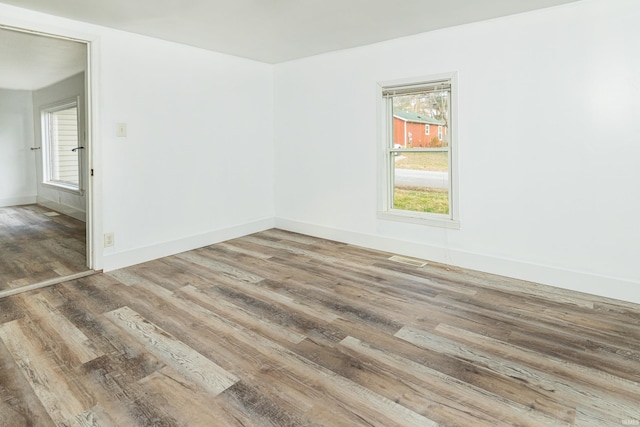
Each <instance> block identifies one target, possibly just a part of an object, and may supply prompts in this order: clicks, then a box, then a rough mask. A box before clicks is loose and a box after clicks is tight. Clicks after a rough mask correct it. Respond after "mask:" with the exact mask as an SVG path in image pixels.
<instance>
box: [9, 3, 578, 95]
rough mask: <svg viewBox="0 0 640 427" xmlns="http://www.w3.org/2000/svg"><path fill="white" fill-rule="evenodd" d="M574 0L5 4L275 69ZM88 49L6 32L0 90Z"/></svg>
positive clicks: (42, 76)
mask: <svg viewBox="0 0 640 427" xmlns="http://www.w3.org/2000/svg"><path fill="white" fill-rule="evenodd" d="M573 1H577V0H0V2H2V3H6V4H10V5H14V6H18V7H22V8H28V9H33V10H36V11H40V12H45V13H49V14H52V15H58V16H62V17H66V18H71V19H76V20H80V21H84V22H90V23H95V24H99V25H103V26H106V27H111V28H116V29H121V30H125V31H130V32H133V33H138V34H144V35H148V36H152V37H156V38H160V39H164V40H171V41H175V42H178V43H182V44H186V45H191V46H196V47H200V48H204V49H208V50H212V51H216V52H222V53H227V54H230V55H235V56H240V57H245V58H249V59H254V60H257V61H262V62H267V63H278V62H283V61H288V60H292V59H297V58H302V57H306V56H311V55H316V54H320V53H325V52H331V51H335V50H340V49H346V48H351V47H356V46H363V45H367V44H371V43H376V42H380V41H384V40H390V39H394V38H398V37H404V36H408V35H412V34H418V33H422V32H426V31H431V30H435V29H438V28H444V27H450V26H454V25H460V24H466V23H470V22H476V21H482V20H486V19H491V18H496V17H500V16H506V15H511V14H515V13H521V12H526V11H531V10H535V9H541V8H545V7H551V6H556V5H560V4H564V3H570V2H573ZM84 48H85V47H84V45H82V44H80V43H74V42H69V41H61V40H56V39H49V38H44V37H39V36H33V35H29V34H24V33H15V32H10V31H6V30H0V64H1V65H2V66H1V67H0V88H1V87H4V88H11V89H37V88H40V87H43V86H46V85H48V84H51V83H54V82H56V81H59V80H61V79H63V78H65V77H69V76H70V75H73V74H75V73H77V72H79V71H81V70H82V69H84V62H85V60H84Z"/></svg>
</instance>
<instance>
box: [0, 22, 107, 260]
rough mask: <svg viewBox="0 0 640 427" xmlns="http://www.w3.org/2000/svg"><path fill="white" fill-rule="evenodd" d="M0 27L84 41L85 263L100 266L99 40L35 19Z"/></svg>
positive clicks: (1, 23) (0, 25)
mask: <svg viewBox="0 0 640 427" xmlns="http://www.w3.org/2000/svg"><path fill="white" fill-rule="evenodd" d="M0 28H2V29H5V30H10V31H18V32H22V33H28V34H34V35H38V36H44V37H52V38H57V39H61V40H68V41H72V42H77V43H83V44H85V46H86V55H85V79H84V84H85V108H86V117H85V132H86V135H85V151H86V164H85V167H86V171H85V174H86V175H85V178H86V181H85V182H86V188H85V192H86V202H85V210H86V236H85V240H86V264H87V267H88V268H89V270H94V271H99V270H101V269H102V254H103V251H102V247H101V245H99V244H98V243H99V242H102V239H101V238H100V236H101V234H102V193H101V189H102V185H101V184H102V183H101V180H100V175H99V174H98V173H96V172H97V171H98V170H99V165H100V156H99V155H98V153H99V152H100V150H99V142H100V139H99V137H98V136H99V120H98V105H99V103H98V92H99V84H98V82H99V66H98V64H99V61H98V58H99V50H100V40H99V37H98V36H97V35H89V34H85V33H79V32H75V31H67V30H63V29H60V28H52V27H50V26H48V25H43V24H38V23H35V22H31V23H25V22H23V21H20V22H12V21H11V18H8V17H2V18H0Z"/></svg>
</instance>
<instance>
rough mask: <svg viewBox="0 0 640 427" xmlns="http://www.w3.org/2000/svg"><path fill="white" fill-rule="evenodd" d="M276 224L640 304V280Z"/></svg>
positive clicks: (282, 220)
mask: <svg viewBox="0 0 640 427" xmlns="http://www.w3.org/2000/svg"><path fill="white" fill-rule="evenodd" d="M275 226H276V228H280V229H282V230H287V231H293V232H297V233H301V234H307V235H310V236H315V237H320V238H324V239H330V240H335V241H339V242H343V243H349V244H352V245H358V246H363V247H366V248H371V249H377V250H382V251H385V252H391V253H394V254H399V255H405V256H411V257H414V258H418V259H424V260H427V261H433V262H438V263H443V264H449V265H454V266H457V267H462V268H468V269H472V270H477V271H482V272H485V273H491V274H497V275H501V276H506V277H513V278H515V279H520V280H527V281H530V282H535V283H540V284H543V285H549V286H553V287H556V288H561V289H567V290H571V291H577V292H582V293H586V294H590V295H596V296H600V297H605V298H613V299H616V300H620V301H626V302H631V303H634V304H640V282H638V281H635V280H632V279H627V278H623V277H614V276H606V275H599V274H593V273H589V272H584V271H578V270H570V269H564V268H558V267H554V266H548V265H542V264H535V263H530V262H525V261H520V260H514V259H507V258H501V257H495V256H491V255H484V254H479V253H473V252H468V251H463V250H458V249H450V248H444V247H437V246H432V245H426V244H422V243H417V242H410V241H403V240H398V239H393V238H389V237H383V236H376V235H371V234H365V233H357V232H353V231H348V230H341V229H336V228H331V227H325V226H320V225H316V224H309V223H304V222H300V221H295V220H290V219H285V218H276V219H275Z"/></svg>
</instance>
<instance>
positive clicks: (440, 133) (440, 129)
mask: <svg viewBox="0 0 640 427" xmlns="http://www.w3.org/2000/svg"><path fill="white" fill-rule="evenodd" d="M443 138H444V135H443V133H442V126H438V139H439V140H440V141H442V139H443Z"/></svg>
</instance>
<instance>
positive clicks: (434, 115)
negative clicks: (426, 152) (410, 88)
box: [392, 89, 451, 148]
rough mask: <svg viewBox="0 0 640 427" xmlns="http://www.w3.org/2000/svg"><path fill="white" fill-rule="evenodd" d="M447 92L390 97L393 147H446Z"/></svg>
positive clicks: (447, 139) (448, 96) (448, 92)
mask: <svg viewBox="0 0 640 427" xmlns="http://www.w3.org/2000/svg"><path fill="white" fill-rule="evenodd" d="M450 94H451V91H450V90H449V89H446V90H440V91H425V92H420V93H413V94H410V95H397V96H394V97H393V98H392V110H393V146H394V147H395V148H430V147H448V146H449V138H448V132H447V128H448V125H449V116H450V114H449V109H450V107H449V105H450V101H449V98H450Z"/></svg>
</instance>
